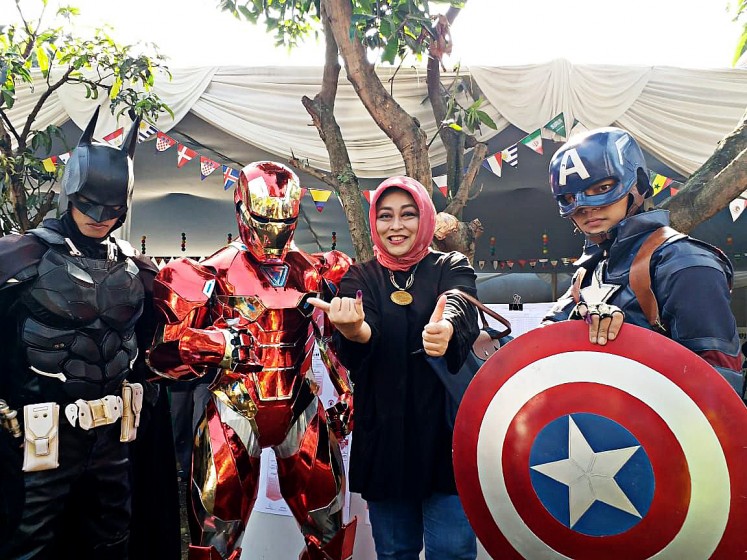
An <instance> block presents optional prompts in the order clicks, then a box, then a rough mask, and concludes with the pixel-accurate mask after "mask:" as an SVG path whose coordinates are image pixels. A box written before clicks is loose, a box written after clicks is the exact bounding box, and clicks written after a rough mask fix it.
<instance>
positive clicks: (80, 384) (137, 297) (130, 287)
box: [0, 109, 158, 559]
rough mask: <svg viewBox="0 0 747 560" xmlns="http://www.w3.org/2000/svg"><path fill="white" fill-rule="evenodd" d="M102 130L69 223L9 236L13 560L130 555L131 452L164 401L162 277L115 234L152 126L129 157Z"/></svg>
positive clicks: (6, 489)
mask: <svg viewBox="0 0 747 560" xmlns="http://www.w3.org/2000/svg"><path fill="white" fill-rule="evenodd" d="M97 119H98V109H97V110H96V112H95V113H94V115H93V117H92V118H91V120H90V122H89V123H88V125H87V127H86V129H85V131H84V132H83V135H82V136H81V138H80V141H79V143H78V145H77V147H76V148H75V149H74V150H73V151H72V154H71V156H70V159H69V160H68V162H67V165H66V168H65V172H64V175H63V178H62V185H61V196H60V209H61V210H64V211H63V213H62V215H61V217H60V218H59V219H56V218H54V219H49V218H48V219H45V220H44V221H43V222H42V224H41V225H40V227H38V228H36V229H33V230H30V231H28V232H26V233H25V234H23V235H8V236H5V237H3V238H0V263H2V264H1V265H0V267H1V269H2V270H1V271H0V338H1V339H2V340H3V352H2V353H1V354H0V399H2V400H3V401H4V402H5V403H6V405H7V410H8V411H9V412H8V414H6V415H5V417H4V418H5V421H4V422H3V424H2V425H3V427H4V428H5V429H4V430H3V429H0V442H1V443H0V453H1V459H0V460H1V461H2V463H1V464H2V466H1V467H0V468H1V469H2V475H1V476H2V480H1V481H0V486H1V487H2V488H1V489H2V493H1V495H0V504H1V507H0V527H1V528H2V529H1V530H0V532H2V533H3V534H2V538H1V539H0V558H3V559H11V558H24V559H30V558H49V557H53V556H55V555H59V554H61V553H64V554H65V555H66V556H73V557H78V558H82V557H89V556H90V557H95V558H111V559H118V558H127V557H128V546H129V542H128V541H129V536H130V530H131V492H132V488H131V464H130V453H131V445H134V444H132V443H131V442H134V441H135V440H136V438H137V437H138V426H139V425H140V414H141V411H142V410H143V406H144V404H145V406H146V407H148V406H149V405H150V404H152V403H153V402H154V401H155V397H156V393H157V391H155V390H153V389H152V387H151V385H150V384H148V383H147V382H146V379H147V377H148V376H149V375H148V371H149V370H148V369H147V366H146V365H145V360H144V356H145V351H146V350H147V347H148V346H149V343H150V340H151V339H152V336H153V332H154V323H153V320H152V311H151V307H150V305H148V300H149V298H150V288H151V284H152V281H153V278H154V277H155V275H156V273H157V272H158V270H157V268H156V267H155V266H154V265H153V264H152V263H151V261H150V260H149V259H146V258H144V257H141V256H139V255H137V254H136V252H135V250H134V249H133V248H132V247H131V246H130V245H129V244H128V243H127V242H125V241H122V240H118V239H115V238H114V237H112V236H111V233H112V231H113V230H115V229H117V228H118V227H119V226H120V225H121V224H122V222H123V221H124V219H125V217H126V214H127V210H128V206H129V203H130V199H131V195H132V188H133V183H134V176H133V156H134V152H135V147H136V142H137V129H138V121H137V120H136V122H135V123H134V124H133V126H132V128H131V129H130V131H129V133H128V135H127V136H126V139H125V140H124V142H123V144H122V146H121V148H116V147H113V146H109V145H105V144H99V143H96V142H92V136H93V132H94V129H95V126H96V122H97ZM150 376H152V374H151V375H150ZM144 400H145V403H144V402H143V401H144ZM8 416H13V417H14V418H12V420H9V419H8ZM13 428H15V429H13ZM140 431H141V434H142V427H141V430H140ZM72 511H74V512H75V514H74V515H71V512H72ZM70 517H74V521H73V520H71V519H70ZM73 529H74V530H75V532H76V535H77V537H76V539H71V537H70V535H69V532H70V531H72V530H73ZM61 543H64V544H61ZM60 547H62V550H60Z"/></svg>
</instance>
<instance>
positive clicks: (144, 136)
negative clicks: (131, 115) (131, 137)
mask: <svg viewBox="0 0 747 560" xmlns="http://www.w3.org/2000/svg"><path fill="white" fill-rule="evenodd" d="M156 132H158V129H157V128H156V127H155V126H153V125H152V124H150V123H149V122H146V121H140V125H139V126H138V131H137V141H138V143H140V142H145V141H146V140H149V139H150V138H152V137H153V135H155V134H156Z"/></svg>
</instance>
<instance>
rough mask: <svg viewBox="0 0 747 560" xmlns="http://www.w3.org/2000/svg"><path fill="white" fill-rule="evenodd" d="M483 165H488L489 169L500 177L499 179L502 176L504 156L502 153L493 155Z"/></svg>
mask: <svg viewBox="0 0 747 560" xmlns="http://www.w3.org/2000/svg"><path fill="white" fill-rule="evenodd" d="M482 164H483V165H486V164H487V165H486V167H487V168H488V169H490V170H491V171H492V172H493V173H495V174H496V175H498V177H500V176H501V170H502V168H503V154H502V153H501V152H497V153H495V154H493V155H492V156H488V157H486V158H485V161H484V162H483V163H482Z"/></svg>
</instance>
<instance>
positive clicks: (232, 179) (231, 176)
mask: <svg viewBox="0 0 747 560" xmlns="http://www.w3.org/2000/svg"><path fill="white" fill-rule="evenodd" d="M238 180H239V171H238V169H234V168H233V167H228V166H227V165H224V166H223V190H224V191H227V190H228V189H230V188H231V187H233V186H234V185H235V184H236V181H238Z"/></svg>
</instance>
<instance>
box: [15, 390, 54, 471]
mask: <svg viewBox="0 0 747 560" xmlns="http://www.w3.org/2000/svg"><path fill="white" fill-rule="evenodd" d="M23 421H24V431H25V442H24V449H23V470H24V471H25V472H32V471H46V470H49V469H56V468H57V467H58V466H59V449H60V440H59V434H58V431H57V430H58V427H59V423H60V406H59V405H58V404H57V403H53V402H48V403H39V404H27V405H26V406H24V407H23Z"/></svg>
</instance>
